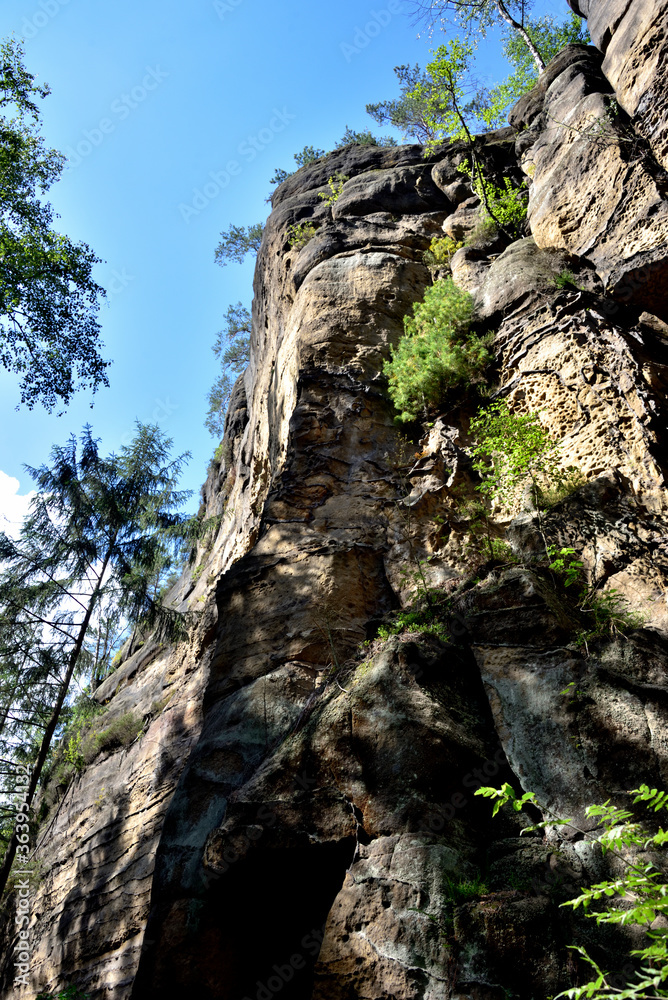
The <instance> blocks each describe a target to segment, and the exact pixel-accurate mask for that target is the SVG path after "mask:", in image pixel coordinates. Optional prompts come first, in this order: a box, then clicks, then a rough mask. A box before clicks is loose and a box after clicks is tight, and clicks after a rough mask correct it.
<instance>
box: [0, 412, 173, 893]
mask: <svg viewBox="0 0 668 1000" xmlns="http://www.w3.org/2000/svg"><path fill="white" fill-rule="evenodd" d="M170 448H171V441H170V440H169V439H167V438H165V437H164V435H163V434H162V432H161V431H160V430H159V428H158V427H156V426H150V425H142V424H137V431H136V435H135V437H134V439H133V441H132V442H131V444H130V445H128V446H125V447H123V448H122V449H121V451H120V453H119V454H118V455H113V454H112V455H110V456H109V457H107V458H103V457H102V456H101V455H100V454H99V451H98V442H97V441H95V440H94V439H93V437H92V434H91V429H90V427H86V428H85V429H84V431H83V433H82V435H81V444H80V447H79V446H78V444H77V440H76V438H74V437H71V438H70V440H69V441H68V443H67V444H66V445H65V446H64V447H60V446H55V447H54V448H53V450H52V453H51V464H50V465H49V466H46V465H44V466H41V467H40V468H39V469H30V468H28V471H29V472H30V474H31V475H32V476H33V478H34V479H35V481H36V482H37V486H38V492H37V494H36V496H35V498H34V499H33V501H32V503H31V507H30V513H29V516H28V517H27V518H26V520H25V522H24V525H23V528H22V531H21V535H20V538H19V540H18V541H14V540H13V539H11V538H9V537H8V536H7V535H4V534H0V558H1V559H2V562H3V568H2V572H1V573H0V698H1V699H2V703H1V708H0V722H2V729H1V730H0V757H2V758H3V759H4V760H5V761H7V760H8V759H9V760H10V761H11V759H13V758H14V759H23V760H24V761H25V760H28V761H29V762H30V764H31V776H30V784H29V786H28V791H27V794H26V801H27V803H28V805H30V803H31V802H32V799H33V796H34V794H35V791H36V788H37V784H38V781H39V778H40V775H41V773H42V770H43V768H44V765H45V762H46V760H47V757H48V754H49V749H50V747H51V743H52V741H53V739H54V736H55V735H56V734H57V731H58V727H59V724H60V722H61V718H62V715H63V710H64V708H65V706H66V701H67V698H68V694H69V692H70V687H71V684H72V681H73V679H74V678H75V677H76V676H77V675H81V674H82V673H83V672H84V671H85V669H86V667H88V669H89V670H90V667H91V656H90V640H91V638H93V635H92V632H93V629H94V628H95V627H96V626H97V628H98V629H99V628H100V627H102V628H103V629H104V627H105V617H107V618H108V617H109V616H110V615H112V617H113V615H114V614H115V615H122V616H123V617H124V618H126V619H127V620H130V621H132V622H135V623H137V622H141V623H144V625H145V626H146V627H149V626H156V627H158V628H159V629H161V630H162V631H163V632H164V634H165V635H170V636H175V635H177V634H179V632H180V631H182V630H183V628H184V627H185V625H186V622H185V621H184V616H183V615H181V614H179V613H178V612H176V611H174V610H170V609H168V608H165V607H162V606H160V605H159V604H158V603H157V602H156V600H155V586H154V583H155V571H156V567H157V566H162V567H163V568H166V563H167V560H166V558H165V557H166V554H168V553H169V551H170V550H171V551H172V552H174V551H175V550H176V549H178V547H179V544H180V540H181V539H183V537H184V536H185V535H187V533H188V531H189V528H190V527H191V522H192V520H193V519H191V518H189V517H187V516H186V515H184V514H181V513H179V508H180V507H181V506H182V505H183V503H184V501H185V500H186V499H187V497H188V496H189V495H190V494H189V492H184V491H179V490H177V483H178V479H179V476H180V473H181V470H182V467H183V465H184V463H185V461H186V459H187V458H188V457H189V456H188V454H184V455H180V456H179V457H178V458H176V459H170V458H169V452H170ZM100 611H101V612H102V620H100V615H99V612H100ZM98 634H99V633H98ZM87 645H88V655H87ZM88 679H89V681H93V680H94V678H93V677H92V676H90V675H89V678H88ZM17 755H18V757H17ZM15 851H16V839H15V837H12V838H11V840H10V843H9V845H8V848H7V851H6V852H5V858H4V862H3V865H2V868H1V869H0V893H1V892H2V890H3V889H4V887H5V885H6V882H7V878H8V876H9V873H10V870H11V866H12V861H13V858H14V855H15Z"/></svg>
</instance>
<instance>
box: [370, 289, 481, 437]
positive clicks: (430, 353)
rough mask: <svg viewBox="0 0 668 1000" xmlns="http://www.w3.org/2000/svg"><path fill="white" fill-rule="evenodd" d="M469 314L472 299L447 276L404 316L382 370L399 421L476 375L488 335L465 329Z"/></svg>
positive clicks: (467, 325)
mask: <svg viewBox="0 0 668 1000" xmlns="http://www.w3.org/2000/svg"><path fill="white" fill-rule="evenodd" d="M472 318H473V299H472V297H471V296H470V295H469V294H468V292H465V291H463V290H462V289H461V288H457V286H456V285H455V283H454V282H453V281H452V279H451V278H445V279H444V280H443V281H437V282H435V283H434V284H433V285H432V286H431V288H428V289H427V290H426V292H425V295H424V299H423V301H422V302H416V303H415V305H414V306H413V316H406V317H405V318H404V326H405V331H406V332H405V334H404V336H403V337H402V338H401V340H400V341H399V343H398V344H397V346H396V347H393V348H391V359H390V360H389V361H386V362H385V365H384V368H383V371H384V372H385V374H386V375H387V377H388V380H389V392H390V396H391V398H392V402H393V403H394V405H395V406H396V408H397V410H399V418H398V419H399V420H402V421H409V420H415V418H416V417H417V414H418V413H419V412H420V410H423V409H424V408H425V407H426V406H429V405H430V404H437V403H439V402H440V401H441V400H442V398H443V396H444V395H445V393H446V392H447V390H448V389H450V388H452V387H453V386H455V385H458V384H461V383H463V384H466V383H471V382H475V381H477V380H479V379H480V376H481V372H482V370H483V369H484V368H485V366H486V365H487V364H489V362H490V360H491V358H492V355H491V353H490V351H489V349H488V345H489V342H490V339H491V338H490V337H489V336H487V337H480V336H478V335H477V334H475V333H471V332H470V329H469V328H470V325H471V321H472Z"/></svg>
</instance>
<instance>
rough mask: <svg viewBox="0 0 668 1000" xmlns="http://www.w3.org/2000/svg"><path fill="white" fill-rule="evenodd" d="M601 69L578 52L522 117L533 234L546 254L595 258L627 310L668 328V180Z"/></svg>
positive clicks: (521, 110)
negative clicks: (634, 306) (665, 322)
mask: <svg viewBox="0 0 668 1000" xmlns="http://www.w3.org/2000/svg"><path fill="white" fill-rule="evenodd" d="M599 63H600V56H599V55H598V53H596V51H595V50H593V49H588V48H586V47H585V46H581V45H572V46H568V47H567V48H566V49H564V50H563V51H562V52H561V53H560V54H559V55H558V56H557V57H556V59H555V60H554V62H553V63H552V64H551V65H550V67H549V68H548V70H547V71H546V73H545V74H544V75H543V77H541V82H540V84H539V87H538V88H536V90H535V91H532V92H531V94H530V95H527V97H525V98H523V99H522V101H520V103H519V104H518V105H517V107H516V108H515V109H514V111H513V112H512V115H511V121H512V122H513V124H514V125H515V126H516V127H517V128H518V129H521V128H524V129H528V134H527V135H526V136H525V135H522V136H521V144H520V148H521V156H522V166H523V168H524V170H525V172H526V173H527V174H528V175H529V176H530V178H531V181H532V184H531V189H530V200H529V220H530V224H531V232H532V234H533V236H534V238H535V239H536V242H537V244H538V246H540V247H543V248H547V247H555V248H563V249H565V250H567V251H569V252H570V253H573V254H577V255H578V256H582V257H586V258H587V259H588V260H589V261H591V262H592V263H593V264H594V266H595V267H596V269H597V271H598V273H599V274H600V276H601V278H602V279H603V282H604V284H605V287H606V290H607V291H608V293H609V294H610V295H611V296H613V297H614V298H615V299H617V300H618V301H620V302H625V303H642V305H643V306H644V308H646V309H648V310H649V311H650V312H653V313H656V314H657V315H658V316H661V317H662V318H666V317H667V316H668V297H667V294H666V288H667V287H668V250H667V249H666V247H667V246H668V200H667V197H666V196H667V193H668V179H667V177H666V174H665V171H664V170H663V168H662V167H661V166H660V165H659V163H658V162H657V160H656V158H655V155H654V153H653V151H652V149H651V148H650V147H649V146H648V145H647V143H646V142H645V140H644V139H643V138H642V136H639V135H638V134H637V133H636V132H635V130H634V127H633V124H632V122H631V121H630V120H629V119H628V118H627V116H626V115H625V114H624V113H623V112H621V113H617V112H615V111H614V106H613V105H612V104H611V103H610V97H609V96H608V95H609V94H610V90H611V87H610V84H609V82H608V81H607V80H606V78H605V76H604V75H603V74H602V73H601V72H600V71H599V70H598V68H597V67H598V64H599ZM541 93H542V94H544V97H543V100H542V101H540V100H539V99H538V98H539V96H540V94H541ZM532 140H533V141H532Z"/></svg>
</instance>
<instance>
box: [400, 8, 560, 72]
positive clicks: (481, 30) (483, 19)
mask: <svg viewBox="0 0 668 1000" xmlns="http://www.w3.org/2000/svg"><path fill="white" fill-rule="evenodd" d="M412 5H413V9H414V10H415V12H416V13H417V14H418V16H419V17H421V18H424V19H426V20H427V21H428V22H429V23H430V24H431V25H432V26H433V24H434V23H435V21H437V20H438V21H441V22H443V21H446V20H447V18H448V15H449V16H450V18H451V19H452V20H454V22H455V24H457V25H459V27H461V28H463V29H464V30H465V31H466V32H467V33H468V34H469V35H472V34H474V33H475V34H478V35H481V36H483V37H484V36H485V35H486V34H487V31H488V30H489V29H490V28H494V27H496V26H499V25H500V26H503V25H506V26H507V27H509V28H511V29H512V30H513V31H515V32H517V34H518V35H519V36H520V37H521V38H522V39H523V40H524V43H525V45H526V47H527V49H528V50H529V52H530V53H531V57H532V59H533V61H534V63H535V65H536V69H537V70H538V72H539V73H541V72H542V71H543V70H544V69H545V60H544V57H543V55H542V54H541V52H540V50H539V49H538V47H537V46H536V45H535V43H534V41H533V39H532V37H531V35H530V33H529V32H528V31H527V20H528V15H529V12H530V10H531V8H532V6H533V3H532V0H412Z"/></svg>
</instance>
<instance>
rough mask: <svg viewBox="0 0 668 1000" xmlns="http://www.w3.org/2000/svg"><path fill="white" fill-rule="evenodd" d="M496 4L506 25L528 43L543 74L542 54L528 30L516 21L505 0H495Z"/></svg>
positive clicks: (537, 66)
mask: <svg viewBox="0 0 668 1000" xmlns="http://www.w3.org/2000/svg"><path fill="white" fill-rule="evenodd" d="M495 3H496V9H497V10H498V12H499V14H500V15H501V17H502V18H503V20H504V21H505V22H506V24H509V25H510V27H511V28H513V29H514V30H515V31H517V32H519V34H520V35H521V36H522V38H523V39H524V41H525V42H526V46H527V48H528V49H529V52H530V53H531V55H532V56H533V61H534V62H535V64H536V68H537V69H538V72H539V73H542V72H543V70H544V69H545V61H544V59H543V57H542V56H541V54H540V52H539V51H538V49H537V48H536V46H535V45H534V43H533V42H532V41H531V38H530V37H529V33H528V31H527V30H526V28H525V27H524V26H523V25H522V24H520V22H519V21H516V20H515V18H514V17H513V16H512V14H511V13H510V12H509V11H508V9H507V8H506V5H505V3H504V2H503V0H495Z"/></svg>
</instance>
